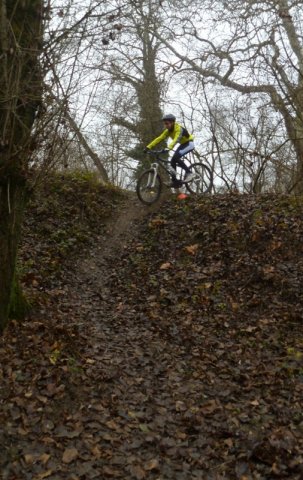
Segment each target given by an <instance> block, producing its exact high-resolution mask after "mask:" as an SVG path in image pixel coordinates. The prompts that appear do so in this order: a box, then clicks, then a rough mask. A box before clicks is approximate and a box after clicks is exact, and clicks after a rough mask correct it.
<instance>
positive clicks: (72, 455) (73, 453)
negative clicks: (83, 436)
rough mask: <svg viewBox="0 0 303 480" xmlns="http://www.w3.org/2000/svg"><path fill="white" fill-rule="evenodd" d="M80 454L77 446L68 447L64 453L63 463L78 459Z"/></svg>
mask: <svg viewBox="0 0 303 480" xmlns="http://www.w3.org/2000/svg"><path fill="white" fill-rule="evenodd" d="M78 456H79V452H78V450H77V449H76V448H74V447H72V448H67V449H66V450H65V451H64V453H63V456H62V462H63V463H71V462H73V461H74V460H76V458H78Z"/></svg>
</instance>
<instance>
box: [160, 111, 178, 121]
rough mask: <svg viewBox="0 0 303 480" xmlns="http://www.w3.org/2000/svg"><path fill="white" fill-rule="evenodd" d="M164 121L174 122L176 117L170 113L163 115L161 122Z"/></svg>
mask: <svg viewBox="0 0 303 480" xmlns="http://www.w3.org/2000/svg"><path fill="white" fill-rule="evenodd" d="M165 120H168V121H170V122H175V121H176V117H175V115H172V114H171V113H169V114H168V115H164V117H162V121H165Z"/></svg>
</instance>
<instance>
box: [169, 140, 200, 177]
mask: <svg viewBox="0 0 303 480" xmlns="http://www.w3.org/2000/svg"><path fill="white" fill-rule="evenodd" d="M194 148H195V144H194V142H187V143H184V144H183V145H180V146H179V147H178V148H177V150H176V151H175V153H174V156H173V157H172V159H171V165H172V167H173V168H174V169H175V170H176V169H177V165H179V167H181V168H183V170H185V172H186V174H189V173H190V168H189V167H188V166H187V165H186V163H185V162H184V161H183V160H182V159H181V158H182V157H184V155H186V154H187V153H189V152H191V151H192V150H194Z"/></svg>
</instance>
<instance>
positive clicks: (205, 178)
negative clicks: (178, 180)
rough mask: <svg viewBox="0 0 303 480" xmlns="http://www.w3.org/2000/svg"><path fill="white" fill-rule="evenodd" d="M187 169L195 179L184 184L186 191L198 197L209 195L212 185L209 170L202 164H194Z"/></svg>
mask: <svg viewBox="0 0 303 480" xmlns="http://www.w3.org/2000/svg"><path fill="white" fill-rule="evenodd" d="M189 168H190V171H191V173H193V174H194V175H195V177H194V179H193V180H192V181H191V182H190V183H186V188H187V190H188V191H189V192H190V193H193V194H200V195H201V194H205V193H210V192H211V189H212V185H213V179H212V173H211V170H210V168H209V167H208V166H207V165H205V164H204V163H194V164H193V165H191V166H190V167H189Z"/></svg>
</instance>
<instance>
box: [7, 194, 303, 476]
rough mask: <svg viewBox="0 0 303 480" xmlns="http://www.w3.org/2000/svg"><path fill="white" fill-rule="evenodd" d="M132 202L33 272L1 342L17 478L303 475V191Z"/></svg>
mask: <svg viewBox="0 0 303 480" xmlns="http://www.w3.org/2000/svg"><path fill="white" fill-rule="evenodd" d="M104 195H106V194H105V193H104ZM124 202H125V200H122V199H121V200H119V201H116V203H115V206H114V207H112V206H110V209H111V212H114V211H116V215H115V219H116V218H117V217H118V219H119V218H123V219H124V223H123V226H122V227H119V228H118V227H117V226H113V229H111V227H110V228H109V230H110V231H109V233H107V234H106V233H105V232H104V233H101V234H92V235H91V239H90V242H89V247H87V248H86V250H85V252H82V254H80V255H78V256H77V257H78V258H77V259H76V261H75V260H74V261H72V262H71V259H70V258H68V255H66V258H62V262H61V263H62V266H61V268H60V271H57V272H56V273H52V274H51V275H50V276H49V275H46V276H45V277H44V276H43V274H42V273H41V271H39V265H36V266H35V267H33V275H34V278H37V281H38V283H39V288H40V290H39V291H38V294H37V295H36V305H35V308H34V310H33V312H32V313H31V317H30V318H29V319H27V320H26V321H24V322H22V323H17V322H15V321H13V322H12V323H11V325H10V327H9V329H8V330H7V332H6V333H5V335H4V337H3V338H2V339H1V343H0V355H1V367H0V375H1V390H0V392H1V412H0V419H1V427H0V440H1V445H2V451H1V454H0V462H1V475H2V477H1V478H3V480H6V479H8V480H13V479H14V480H15V479H18V480H19V479H20V480H21V479H32V478H37V479H38V478H41V479H42V478H49V479H51V480H55V479H57V478H70V479H71V480H72V479H94V478H97V479H100V478H102V479H103V478H104V479H105V478H121V479H127V478H129V479H145V478H147V479H173V480H179V479H181V480H183V479H195V478H197V479H207V480H221V479H222V480H223V479H228V480H229V479H241V480H244V479H256V480H259V479H261V480H262V479H275V478H281V479H285V478H289V479H293V480H299V479H301V478H302V476H303V456H302V455H303V435H302V433H303V416H302V399H303V396H302V393H303V363H302V350H303V349H302V347H303V341H302V295H303V291H302V287H301V286H302V280H303V278H302V277H303V256H302V253H303V252H302V249H303V243H302V240H303V223H302V218H303V217H302V214H303V207H302V205H301V202H300V200H299V199H298V200H296V199H294V198H292V197H275V196H270V195H269V196H260V197H251V196H238V195H234V196H217V197H206V198H197V199H194V198H190V199H187V200H186V201H185V202H183V203H180V202H176V201H174V200H169V201H167V202H165V203H164V204H163V205H161V207H160V208H159V210H158V211H156V212H151V213H149V212H148V211H147V210H146V209H143V210H142V208H141V207H139V206H136V205H135V204H134V200H133V198H130V199H129V200H127V201H126V205H125V204H124ZM32 215H33V214H32ZM33 216H34V215H33ZM125 218H127V221H125ZM116 223H118V224H119V220H118V222H116ZM115 225H116V224H115ZM106 228H107V227H105V231H106ZM27 235H28V237H27V238H26V240H25V243H26V245H29V243H31V242H33V239H34V241H35V242H37V246H36V249H39V248H40V247H39V242H38V241H37V239H38V238H39V234H37V232H36V233H35V236H34V235H33V233H28V234H27ZM30 235H33V236H32V237H30ZM40 235H41V234H40ZM95 235H96V236H95ZM106 235H107V237H106ZM105 238H107V240H105ZM109 238H110V239H111V240H108V239H109ZM41 241H43V242H44V241H45V240H44V237H43V240H41ZM28 257H29V254H28V256H27V258H28ZM163 265H165V268H161V266H163ZM167 265H169V267H168V268H167ZM42 268H44V267H43V265H42ZM30 278H32V277H30ZM26 279H28V277H26ZM25 285H27V283H26V282H25ZM33 288H34V289H35V288H37V287H35V286H30V288H29V290H31V289H33ZM58 290H59V291H58Z"/></svg>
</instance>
